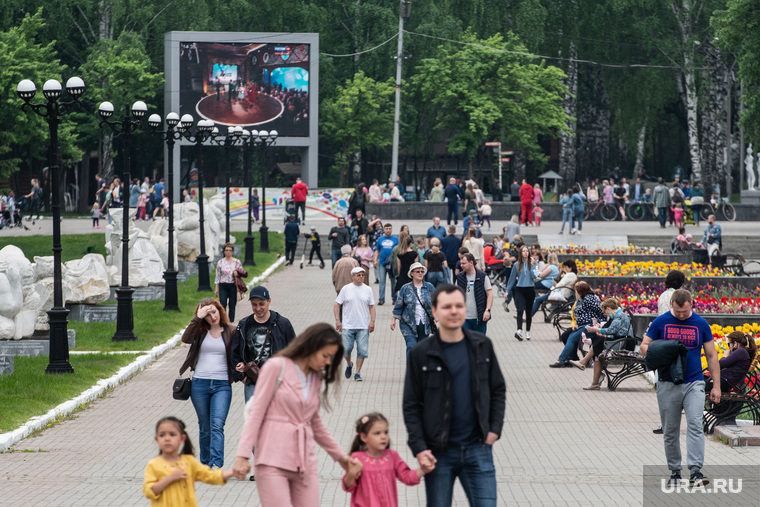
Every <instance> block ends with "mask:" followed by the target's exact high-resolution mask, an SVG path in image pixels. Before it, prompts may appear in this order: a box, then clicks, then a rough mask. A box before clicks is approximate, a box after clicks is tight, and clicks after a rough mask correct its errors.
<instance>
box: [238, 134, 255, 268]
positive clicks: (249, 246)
mask: <svg viewBox="0 0 760 507" xmlns="http://www.w3.org/2000/svg"><path fill="white" fill-rule="evenodd" d="M241 139H242V145H243V146H248V145H249V144H250V140H251V133H250V131H248V130H245V129H243V132H242V134H241ZM243 166H244V167H245V150H244V151H243ZM252 172H253V164H251V170H250V171H248V170H246V171H245V178H246V180H248V234H247V235H246V236H245V240H244V242H245V258H244V259H243V265H244V266H255V265H256V261H255V260H254V258H253V257H254V252H253V231H252V230H251V228H252V227H253V225H252V224H253V220H252V217H251V213H252V212H253V208H252V206H251V195H252V189H251V186H252V185H253V174H251V173H252Z"/></svg>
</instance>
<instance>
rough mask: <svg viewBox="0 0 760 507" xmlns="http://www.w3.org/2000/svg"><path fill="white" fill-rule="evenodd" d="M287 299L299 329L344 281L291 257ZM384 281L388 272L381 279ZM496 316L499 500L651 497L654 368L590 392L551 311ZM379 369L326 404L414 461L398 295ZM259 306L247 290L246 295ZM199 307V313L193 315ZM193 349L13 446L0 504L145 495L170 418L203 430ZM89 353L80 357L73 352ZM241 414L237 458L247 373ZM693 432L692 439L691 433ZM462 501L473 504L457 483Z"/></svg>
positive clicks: (235, 419)
mask: <svg viewBox="0 0 760 507" xmlns="http://www.w3.org/2000/svg"><path fill="white" fill-rule="evenodd" d="M267 285H268V286H269V288H270V291H271V293H272V301H273V306H272V307H273V309H275V310H277V311H279V312H281V313H283V314H284V315H285V316H287V317H288V318H290V319H291V320H292V322H293V324H294V327H295V329H296V331H297V332H298V331H300V330H303V329H304V328H305V327H306V326H308V325H310V324H312V323H314V322H318V321H327V322H332V304H333V298H334V291H333V289H332V285H331V283H330V271H329V269H325V270H320V269H318V268H316V267H306V268H305V269H303V270H299V269H298V267H297V264H296V266H295V267H291V268H287V269H285V270H282V271H280V272H279V273H277V274H275V275H274V276H273V277H272V278H271V279H270V281H269V283H268V284H267ZM373 289H374V290H375V291H377V285H373ZM494 309H495V312H494V320H493V321H492V323H491V324H489V329H488V331H489V333H488V334H489V335H490V336H491V338H492V339H493V341H494V343H495V346H496V352H497V354H498V357H499V361H500V363H501V368H502V370H503V372H504V374H505V377H506V379H507V386H508V388H507V414H506V422H505V427H504V433H503V435H502V438H501V440H500V441H498V442H497V443H496V445H495V446H494V459H495V461H496V469H497V480H498V491H499V505H517V506H530V505H552V506H554V505H583V506H589V505H600V506H601V505H640V504H641V501H642V486H641V481H642V466H643V465H657V464H661V463H662V462H663V461H664V457H663V449H662V437H660V436H656V435H653V434H652V432H651V430H652V428H654V427H656V426H658V424H659V418H658V415H657V406H656V400H655V395H654V391H653V390H652V388H651V387H650V385H649V384H648V383H647V382H646V381H645V380H644V379H643V378H634V379H630V380H627V381H626V382H625V383H624V384H623V385H622V386H621V387H620V388H619V389H618V391H616V392H608V391H606V390H603V391H600V392H586V391H583V390H581V387H582V386H584V385H587V384H588V383H590V380H591V372H590V371H586V372H580V371H578V370H576V369H569V368H568V369H559V370H557V369H550V368H548V365H549V363H550V362H553V361H554V360H556V358H557V356H558V354H559V352H560V348H561V347H560V343H559V342H558V341H557V333H556V331H555V330H554V329H553V328H552V327H551V326H550V325H549V324H544V323H543V322H541V323H537V324H535V325H534V328H533V332H532V334H533V336H534V338H533V340H532V341H529V342H527V341H526V342H518V341H516V340H515V339H514V338H513V336H512V335H513V334H514V331H515V319H514V318H513V315H514V312H512V313H505V312H504V311H503V310H502V309H501V307H500V305H499V304H495V305H494ZM378 310H379V311H378V319H377V330H376V331H375V333H374V334H373V335H372V337H371V342H370V356H371V357H370V359H369V360H368V361H367V363H366V365H365V368H364V371H363V372H362V373H363V374H364V376H365V379H366V380H365V382H363V383H356V382H353V381H343V382H341V383H340V384H341V385H340V396H339V400H337V401H336V402H335V403H334V410H333V411H332V412H324V411H323V417H324V420H325V423H326V425H327V427H328V429H329V430H330V432H331V433H332V435H333V436H334V438H335V439H336V440H337V441H338V442H339V443H340V444H341V445H342V446H343V447H344V448H346V449H347V448H348V446H349V443H350V440H351V433H352V426H353V422H354V421H355V419H356V418H357V417H358V416H360V415H361V414H362V413H364V412H367V411H370V410H379V411H381V412H383V413H384V414H385V415H386V416H387V417H388V419H389V420H390V422H391V427H390V429H391V432H392V439H393V445H394V446H395V449H397V450H398V451H399V452H400V454H401V456H402V457H403V458H404V459H405V460H406V461H407V462H408V463H410V464H413V462H414V461H415V460H414V457H413V456H412V455H411V453H410V451H409V449H408V447H407V446H406V443H405V441H406V432H405V429H404V424H403V418H402V413H401V392H402V384H403V375H404V371H403V368H404V342H403V339H402V338H401V335H400V333H399V332H398V330H397V331H396V332H391V331H390V329H389V323H390V312H391V307H390V306H387V305H386V306H383V307H379V308H378ZM238 312H239V315H240V316H241V317H242V316H243V315H245V314H248V313H250V307H249V306H248V305H247V302H245V301H244V302H242V303H241V304H240V305H239V308H238ZM188 320H189V314H188ZM185 353H186V347H185V346H182V347H179V348H177V349H175V350H172V351H171V352H169V353H167V354H166V355H165V356H164V357H163V358H161V359H160V360H159V361H157V362H156V363H154V364H153V365H152V366H151V367H150V368H148V369H147V370H146V371H144V372H143V373H141V374H139V375H137V376H136V377H135V378H133V379H132V380H130V381H129V382H127V383H126V384H124V385H122V386H119V387H117V388H116V389H114V390H113V391H112V392H111V393H109V394H108V395H107V396H106V397H105V398H103V399H100V400H97V401H95V402H94V403H93V404H92V405H91V406H90V407H89V408H88V409H86V410H84V411H83V412H82V413H80V414H78V415H77V416H76V417H75V418H74V419H72V420H68V421H65V422H63V423H61V424H59V425H57V426H55V427H54V428H52V429H50V430H47V431H45V432H44V433H42V434H41V435H39V436H37V437H34V438H28V439H26V440H23V441H22V442H20V443H19V444H18V445H17V446H16V449H17V450H18V451H22V450H29V451H31V452H14V453H10V454H4V455H0V499H1V500H0V503H2V505H3V506H5V507H12V506H24V507H28V506H35V507H44V506H77V507H86V506H104V505H108V506H129V507H132V506H135V505H147V500H145V499H144V498H143V497H142V493H141V486H142V479H143V468H144V466H145V464H146V463H147V462H148V460H149V459H151V458H152V457H154V456H155V455H156V454H157V452H158V450H157V447H156V444H155V442H154V441H153V435H154V426H155V423H156V421H157V420H158V419H159V418H160V417H162V416H165V415H170V414H171V415H176V416H178V417H180V418H182V419H183V420H185V421H186V422H187V423H188V427H189V428H190V436H191V438H192V439H193V441H194V442H196V443H197V441H198V438H197V423H196V419H195V414H194V411H193V408H192V404H191V403H190V402H189V401H187V402H180V401H174V400H172V398H171V396H170V394H169V390H170V385H171V383H172V381H173V379H174V378H175V376H176V372H177V369H178V368H179V365H180V363H181V361H182V359H183V357H184V355H185ZM75 361H76V356H73V357H72V362H75ZM233 392H234V395H233V406H232V408H231V412H230V416H229V419H228V421H227V426H226V434H227V442H226V461H225V462H226V466H230V465H231V463H232V460H233V458H234V453H235V449H236V446H237V441H238V438H239V436H240V432H241V429H242V410H243V393H242V386H241V385H239V384H238V385H235V386H234V388H233ZM683 440H684V438H682V441H683ZM319 458H320V471H319V478H320V494H321V500H320V505H323V506H348V505H349V497H348V496H347V495H346V494H345V493H344V492H343V491H342V490H341V488H340V483H339V481H340V478H341V475H342V470H341V469H340V467H339V466H338V465H336V464H334V463H333V462H332V461H331V460H330V459H329V457H328V456H327V454H326V453H324V452H323V451H321V450H320V451H319ZM706 462H707V464H712V465H714V464H724V465H743V466H747V465H758V464H760V454H759V453H758V451H757V449H756V448H734V449H732V448H729V447H728V446H726V445H724V444H722V443H720V442H717V441H715V440H714V439H712V438H708V441H707V451H706ZM196 491H197V493H198V499H199V502H200V505H204V506H230V505H235V506H243V505H247V506H256V505H259V502H258V496H257V494H256V484H255V483H251V482H248V481H245V482H237V481H235V480H232V481H230V483H229V484H228V485H226V486H224V487H217V486H207V485H204V484H198V485H197V486H196ZM399 496H400V498H399V504H400V505H402V506H420V505H424V488H423V487H406V486H403V485H399ZM455 498H456V501H455V505H457V506H462V505H467V502H466V500H465V499H464V495H463V492H462V490H461V488H459V486H457V488H456V496H455Z"/></svg>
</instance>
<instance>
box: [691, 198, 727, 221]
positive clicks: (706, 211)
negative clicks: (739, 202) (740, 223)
mask: <svg viewBox="0 0 760 507" xmlns="http://www.w3.org/2000/svg"><path fill="white" fill-rule="evenodd" d="M718 213H720V214H721V215H723V219H724V220H727V221H728V222H733V221H734V220H736V208H734V205H733V204H731V203H730V202H728V200H727V199H725V198H723V197H721V198H719V199H718V203H717V205H716V207H714V206H713V205H712V204H711V203H709V202H706V203H704V204H702V209H701V210H699V216H700V217H701V218H702V220H707V217H709V216H710V215H715V216H716V217H717V216H718Z"/></svg>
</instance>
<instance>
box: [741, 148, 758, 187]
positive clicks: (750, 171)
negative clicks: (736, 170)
mask: <svg viewBox="0 0 760 507" xmlns="http://www.w3.org/2000/svg"><path fill="white" fill-rule="evenodd" d="M758 159H759V160H760V154H758ZM753 165H754V160H753V158H752V143H750V144H749V146H747V156H746V157H744V171H745V172H746V174H747V189H748V190H754V189H755V181H756V180H755V169H754V168H753Z"/></svg>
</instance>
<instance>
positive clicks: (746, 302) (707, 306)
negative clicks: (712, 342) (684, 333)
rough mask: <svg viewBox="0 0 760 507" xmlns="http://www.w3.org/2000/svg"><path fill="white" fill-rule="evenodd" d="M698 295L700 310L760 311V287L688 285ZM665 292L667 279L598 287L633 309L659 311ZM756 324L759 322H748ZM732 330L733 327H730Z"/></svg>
mask: <svg viewBox="0 0 760 507" xmlns="http://www.w3.org/2000/svg"><path fill="white" fill-rule="evenodd" d="M684 288H686V289H688V290H689V291H691V293H692V297H693V298H694V300H693V303H692V309H693V310H694V311H695V312H697V313H698V314H739V313H741V314H746V313H750V314H760V288H758V287H756V288H755V289H754V290H749V289H746V288H744V287H737V286H734V285H730V284H729V285H723V286H720V287H715V286H712V285H695V286H688V285H687V286H685V287H684ZM663 292H665V283H664V282H662V283H656V284H643V283H640V282H631V283H629V284H626V285H625V286H621V285H617V284H613V283H611V284H608V285H604V286H602V287H600V288H598V289H597V290H596V293H597V295H598V296H599V298H600V299H605V298H608V297H615V298H617V299H618V300H619V301H620V304H621V306H623V308H626V309H628V310H629V311H630V312H631V313H644V314H647V313H657V299H658V298H659V297H660V294H662V293H663ZM748 325H753V326H756V325H757V324H748ZM729 332H730V331H729Z"/></svg>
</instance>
